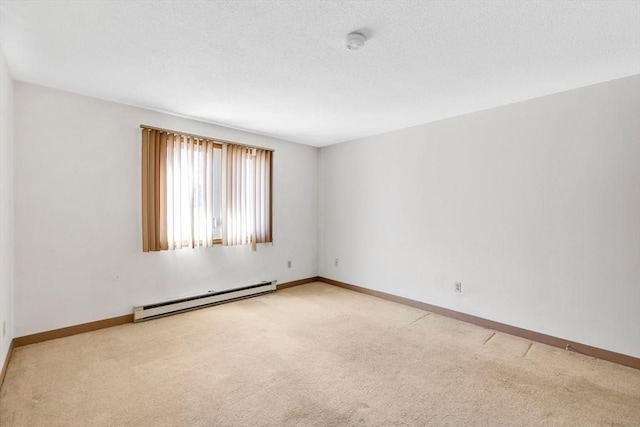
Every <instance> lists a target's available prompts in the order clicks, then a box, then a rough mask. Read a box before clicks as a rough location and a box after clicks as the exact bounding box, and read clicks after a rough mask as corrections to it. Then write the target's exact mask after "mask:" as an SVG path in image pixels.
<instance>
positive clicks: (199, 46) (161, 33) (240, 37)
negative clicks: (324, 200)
mask: <svg viewBox="0 0 640 427" xmlns="http://www.w3.org/2000/svg"><path fill="white" fill-rule="evenodd" d="M0 7H1V16H0V37H1V41H2V45H1V49H2V51H3V53H4V55H5V57H6V60H7V62H8V64H9V69H10V71H11V74H12V76H13V77H14V78H15V79H16V80H21V81H26V82H30V83H36V84H40V85H44V86H49V87H54V88H59V89H63V90H67V91H71V92H76V93H81V94H85V95H90V96H94V97H98V98H103V99H108V100H112V101H117V102H122V103H125V104H130V105H136V106H141V107H145V108H151V109H154V110H159V111H165V112H169V113H174V114H179V115H183V116H188V117H193V118H196V119H199V120H204V121H207V122H212V123H217V124H221V125H225V126H230V127H234V128H239V129H245V130H249V131H253V132H256V133H260V134H265V135H271V136H276V137H279V138H283V139H287V140H292V141H297V142H302V143H305V144H309V145H316V146H324V145H329V144H333V143H337V142H341V141H346V140H350V139H355V138H360V137H363V136H367V135H373V134H379V133H383V132H388V131H391V130H394V129H399V128H403V127H408V126H412V125H417V124H421V123H425V122H430V121H434V120H438V119H442V118H446V117H452V116H456V115H460V114H464V113H467V112H471V111H477V110H481V109H486V108H490V107H494V106H498V105H504V104H508V103H513V102H517V101H521V100H525V99H530V98H534V97H537V96H542V95H546V94H550V93H555V92H560V91H564V90H568V89H573V88H576V87H581V86H585V85H589V84H593V83H598V82H602V81H606V80H611V79H615V78H619V77H624V76H629V75H632V74H639V73H640V2H638V1H625V2H616V1H603V2H600V1H579V0H572V1H555V2H553V1H403V0H388V1H330V0H326V1H304V0H300V1H176V2H172V1H128V2H125V1H84V2H81V1H55V0H46V1H7V0H2V1H1V3H0ZM355 30H358V31H360V32H362V33H364V34H365V35H366V36H367V37H368V38H369V41H368V42H367V44H366V46H365V47H364V49H362V50H360V51H349V50H348V49H346V48H345V46H344V39H345V36H346V35H347V34H348V33H349V32H351V31H355Z"/></svg>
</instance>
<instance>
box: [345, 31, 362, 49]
mask: <svg viewBox="0 0 640 427" xmlns="http://www.w3.org/2000/svg"><path fill="white" fill-rule="evenodd" d="M366 41H367V38H366V37H365V36H364V35H362V34H360V33H351V34H349V35H348V36H347V43H346V44H347V49H349V50H358V49H361V48H362V47H363V46H364V43H365V42H366Z"/></svg>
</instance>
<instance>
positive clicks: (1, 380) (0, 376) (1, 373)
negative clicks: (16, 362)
mask: <svg viewBox="0 0 640 427" xmlns="http://www.w3.org/2000/svg"><path fill="white" fill-rule="evenodd" d="M13 341H14V340H11V343H10V344H9V350H7V354H6V357H5V359H4V363H3V364H2V371H0V387H2V383H4V376H5V375H6V374H7V366H9V360H10V359H11V355H12V354H13Z"/></svg>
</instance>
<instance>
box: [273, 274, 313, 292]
mask: <svg viewBox="0 0 640 427" xmlns="http://www.w3.org/2000/svg"><path fill="white" fill-rule="evenodd" d="M319 281H320V278H319V277H318V276H316V277H307V278H306V279H300V280H294V281H293V282H287V283H283V284H281V285H276V289H277V290H279V291H280V290H282V289H287V288H292V287H294V286H300V285H306V284H307V283H313V282H319Z"/></svg>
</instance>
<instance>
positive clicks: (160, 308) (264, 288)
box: [133, 280, 276, 322]
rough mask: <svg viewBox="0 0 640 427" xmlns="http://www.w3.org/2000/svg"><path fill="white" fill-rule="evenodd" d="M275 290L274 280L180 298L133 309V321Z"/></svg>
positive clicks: (155, 317) (168, 314)
mask: <svg viewBox="0 0 640 427" xmlns="http://www.w3.org/2000/svg"><path fill="white" fill-rule="evenodd" d="M275 290H276V281H275V280H273V281H271V282H262V283H259V284H256V285H250V286H244V287H242V288H235V289H229V290H227V291H220V292H213V291H210V292H207V293H206V294H202V295H195V296H192V297H186V298H179V299H174V300H171V301H165V302H160V303H156V304H149V305H141V306H137V307H134V308H133V321H134V322H142V321H144V320H151V319H157V318H158V317H164V316H170V315H172V314H177V313H182V312H184V311H190V310H197V309H199V308H203V307H209V306H211V305H216V304H222V303H225V302H230V301H236V300H239V299H244V298H250V297H253V296H256V295H262V294H266V293H269V292H273V291H275Z"/></svg>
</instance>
